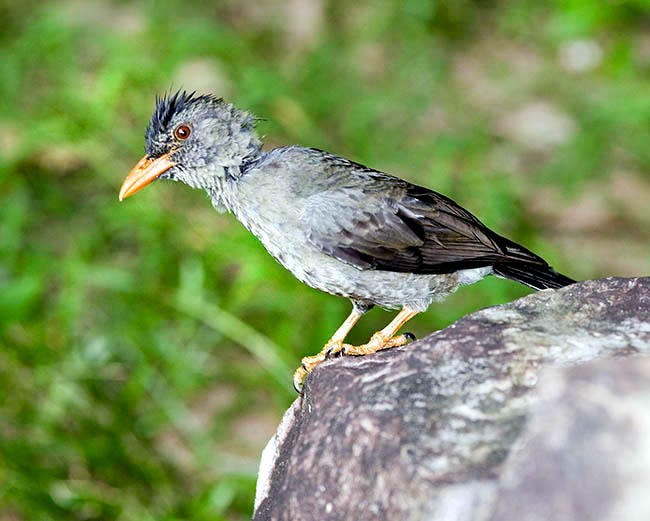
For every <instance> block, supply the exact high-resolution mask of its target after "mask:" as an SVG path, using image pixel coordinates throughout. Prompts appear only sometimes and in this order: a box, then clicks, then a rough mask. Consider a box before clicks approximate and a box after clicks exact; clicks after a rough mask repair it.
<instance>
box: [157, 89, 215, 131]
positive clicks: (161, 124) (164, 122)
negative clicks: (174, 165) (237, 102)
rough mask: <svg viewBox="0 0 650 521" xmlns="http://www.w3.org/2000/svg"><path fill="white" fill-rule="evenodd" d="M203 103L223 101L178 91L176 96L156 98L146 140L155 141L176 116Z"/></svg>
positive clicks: (170, 94) (167, 95)
mask: <svg viewBox="0 0 650 521" xmlns="http://www.w3.org/2000/svg"><path fill="white" fill-rule="evenodd" d="M201 102H211V103H222V102H223V99H222V98H217V97H216V96H212V95H210V94H208V95H203V96H196V92H189V93H188V92H187V91H184V90H183V91H181V90H177V91H176V92H175V93H174V94H172V93H171V92H169V93H168V94H166V95H165V96H162V97H158V96H156V109H155V110H154V113H153V115H152V116H151V121H150V122H149V126H147V130H146V132H145V139H147V140H150V139H153V138H154V137H155V136H156V135H157V134H158V133H160V132H165V131H166V130H167V127H168V125H169V122H170V121H171V119H172V118H173V117H174V114H177V113H178V112H182V111H183V110H185V109H186V108H188V107H189V106H191V105H195V104H196V103H201Z"/></svg>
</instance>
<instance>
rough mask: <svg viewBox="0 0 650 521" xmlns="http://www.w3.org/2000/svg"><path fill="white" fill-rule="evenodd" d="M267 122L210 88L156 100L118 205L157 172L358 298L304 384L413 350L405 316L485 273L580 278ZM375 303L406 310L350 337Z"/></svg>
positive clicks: (430, 194) (402, 184)
mask: <svg viewBox="0 0 650 521" xmlns="http://www.w3.org/2000/svg"><path fill="white" fill-rule="evenodd" d="M258 121H259V118H257V117H255V116H254V115H253V114H251V113H249V112H247V111H245V110H241V109H238V108H236V107H235V106H234V105H232V104H230V103H227V102H225V101H224V100H223V98H219V97H217V96H214V95H212V94H201V95H198V94H196V92H187V91H185V90H178V91H176V92H174V93H173V94H172V92H171V91H169V92H168V93H166V94H164V95H162V96H160V97H159V96H156V99H155V109H154V112H153V115H152V116H151V120H150V121H149V124H148V126H147V128H146V131H145V155H144V157H143V158H142V159H141V160H140V161H139V162H138V163H137V164H136V165H135V167H133V169H132V170H131V171H130V173H129V174H128V175H127V177H126V178H125V180H124V182H123V184H122V186H121V188H120V192H119V200H120V201H122V200H123V199H125V198H127V197H129V196H131V195H133V194H134V193H135V192H137V191H138V190H140V189H142V188H143V187H145V186H146V185H148V184H149V183H151V182H152V181H154V180H158V179H169V180H172V181H180V182H181V183H184V184H186V185H189V186H190V187H193V188H199V189H203V190H204V191H205V192H207V194H208V196H209V198H210V201H211V202H212V205H213V206H214V208H215V209H216V210H217V211H219V212H226V211H227V212H231V213H232V214H234V216H235V217H236V218H237V219H238V220H239V221H240V222H241V224H243V225H244V227H245V228H247V229H248V230H249V231H250V232H251V233H252V234H253V235H255V236H256V237H257V238H258V239H259V240H260V242H261V243H262V244H263V245H264V247H265V248H266V250H267V251H268V252H269V253H270V254H271V256H272V257H273V258H274V259H275V260H276V261H278V262H279V263H280V264H281V265H282V266H284V267H285V268H286V269H287V270H289V271H290V272H291V273H292V274H293V275H294V276H295V277H296V278H297V279H298V280H300V281H302V282H303V283H305V284H307V285H308V286H311V287H312V288H316V289H318V290H321V291H324V292H326V293H330V294H333V295H337V296H340V297H346V298H347V299H349V300H350V302H351V303H352V310H351V312H350V314H349V316H348V317H347V318H346V319H345V321H344V322H343V323H342V324H341V326H340V327H339V328H338V329H337V330H336V331H335V332H334V334H333V335H332V337H331V338H330V339H329V341H327V342H326V343H325V345H324V347H323V348H322V349H321V351H320V352H318V353H317V354H316V355H314V356H307V357H304V358H303V359H302V363H301V364H300V366H299V367H298V369H296V371H295V373H294V376H293V384H294V387H295V389H296V391H298V392H301V391H302V389H303V381H304V378H305V377H306V375H307V374H309V373H310V372H311V371H312V370H313V369H314V367H316V366H317V365H318V364H319V363H321V362H322V361H324V360H326V359H328V358H332V357H338V356H341V355H366V354H370V353H375V352H377V351H380V350H383V349H388V348H392V347H397V346H402V345H405V344H406V343H408V342H409V341H410V340H413V339H414V337H413V335H411V334H410V333H405V334H398V331H399V330H400V329H401V328H402V326H403V325H404V324H405V323H406V322H407V321H409V320H410V319H411V318H413V317H414V316H415V315H417V314H418V313H422V312H424V311H425V310H426V309H427V308H428V307H429V305H430V304H431V303H432V302H434V301H441V300H442V299H444V297H446V296H447V295H449V294H450V293H452V292H454V291H456V290H457V289H458V288H459V287H460V286H464V285H467V284H472V283H475V282H478V281H479V280H481V279H483V278H484V277H486V276H488V275H494V276H496V277H500V278H504V279H511V280H514V281H517V282H519V283H521V284H524V285H526V286H529V287H530V288H533V289H535V290H544V289H550V288H561V287H564V286H567V285H569V284H572V283H574V282H575V281H574V280H572V279H570V278H569V277H566V276H564V275H562V274H560V273H558V272H556V271H555V270H554V269H553V268H551V267H550V266H549V264H548V263H547V262H546V261H545V260H543V259H542V258H541V257H539V256H538V255H536V254H534V253H533V252H531V251H530V250H528V249H526V248H525V247H523V246H521V245H519V244H517V243H515V242H513V241H511V240H509V239H507V238H505V237H503V236H501V235H499V234H497V233H496V232H494V231H492V230H490V229H489V228H488V227H487V226H485V225H484V224H483V223H482V222H481V221H479V219H478V218H476V217H475V216H474V215H473V214H471V213H470V212H469V211H467V210H465V209H464V208H462V207H461V206H460V205H458V204H457V203H456V202H454V201H453V200H452V199H450V198H448V197H446V196H444V195H442V194H440V193H437V192H434V191H433V190H430V189H428V188H425V187H421V186H417V185H415V184H412V183H410V182H408V181H406V180H403V179H401V178H399V177H395V176H392V175H389V174H386V173H384V172H381V171H379V170H375V169H373V168H370V167H367V166H365V165H362V164H359V163H356V162H354V161H350V160H349V159H345V158H343V157H340V156H337V155H335V154H331V153H329V152H326V151H324V150H320V149H317V148H306V147H302V146H284V147H279V148H274V149H272V150H269V151H265V150H263V148H262V141H261V139H260V137H259V136H258V134H257V132H256V124H257V122H258ZM374 306H379V307H382V308H385V309H389V310H390V309H392V310H397V309H399V310H400V311H399V312H398V313H397V315H396V316H395V318H394V319H393V320H392V321H391V322H390V323H389V324H388V325H387V326H386V327H385V328H383V329H382V330H380V331H377V332H376V333H375V334H373V335H372V336H371V338H370V340H369V341H368V342H367V343H365V344H362V345H358V346H354V345H350V344H346V343H345V339H346V337H347V335H348V333H349V332H350V330H351V329H352V327H353V326H354V325H355V324H356V323H357V321H358V320H359V319H360V318H361V317H362V316H363V315H364V314H365V313H367V312H368V311H369V310H370V309H372V308H373V307H374Z"/></svg>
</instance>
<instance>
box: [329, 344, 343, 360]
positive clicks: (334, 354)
mask: <svg viewBox="0 0 650 521" xmlns="http://www.w3.org/2000/svg"><path fill="white" fill-rule="evenodd" d="M343 355H345V345H343V344H335V345H333V346H331V347H330V348H328V349H327V351H325V359H326V360H329V359H330V358H339V357H340V356H343Z"/></svg>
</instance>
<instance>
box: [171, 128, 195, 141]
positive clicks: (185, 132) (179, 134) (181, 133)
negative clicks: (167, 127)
mask: <svg viewBox="0 0 650 521" xmlns="http://www.w3.org/2000/svg"><path fill="white" fill-rule="evenodd" d="M190 132H191V131H190V127H188V126H187V125H180V126H178V127H176V130H174V135H175V136H176V139H187V138H188V137H190Z"/></svg>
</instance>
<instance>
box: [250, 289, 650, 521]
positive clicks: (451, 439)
mask: <svg viewBox="0 0 650 521" xmlns="http://www.w3.org/2000/svg"><path fill="white" fill-rule="evenodd" d="M622 357H626V358H625V359H624V360H621V358H622ZM538 381H539V383H538ZM647 490H650V277H645V278H635V279H621V278H609V279H603V280H593V281H586V282H582V283H578V284H574V285H572V286H568V287H566V288H562V289H559V290H547V291H542V292H538V293H534V294H531V295H529V296H527V297H524V298H522V299H519V300H517V301H515V302H512V303H509V304H505V305H502V306H496V307H492V308H488V309H484V310H481V311H478V312H476V313H473V314H471V315H468V316H466V317H464V318H462V319H461V320H459V321H458V322H456V323H455V324H453V325H451V326H449V327H448V328H446V329H444V330H442V331H438V332H436V333H434V334H432V335H429V336H428V337H426V338H424V339H422V340H420V341H418V342H415V343H412V344H410V345H408V346H406V347H403V348H396V349H392V350H389V351H385V352H381V353H378V354H376V355H370V356H365V357H358V358H356V357H344V358H340V359H336V360H331V361H327V362H325V363H323V364H321V365H320V366H318V367H317V368H316V369H315V370H314V372H313V373H312V374H311V375H309V376H308V378H307V379H306V384H305V389H304V394H303V396H302V398H298V399H297V400H296V401H295V402H294V404H293V405H292V406H291V407H290V408H289V410H288V411H287V412H286V413H285V416H284V418H283V420H282V423H281V425H280V427H279V429H278V432H277V433H276V436H275V437H274V438H273V439H272V440H271V441H270V442H269V445H268V446H267V448H266V449H265V451H264V454H263V456H262V461H261V464H260V474H259V478H258V485H257V498H256V509H255V514H254V520H256V521H262V520H264V521H266V520H306V521H311V520H318V521H327V520H355V521H364V520H391V521H402V520H404V521H420V520H422V521H425V520H426V521H439V520H440V521H442V520H444V521H474V520H477V521H497V520H511V519H512V520H515V519H516V520H523V521H533V520H535V521H536V520H540V521H541V520H548V519H553V520H554V521H558V520H560V521H562V520H572V521H580V520H585V521H587V520H594V521H595V520H609V519H612V520H616V521H627V520H637V519H638V520H644V521H646V520H648V519H650V514H649V512H650V505H649V501H650V500H649V499H648V497H649V496H648V494H647V493H645V494H644V491H647Z"/></svg>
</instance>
